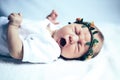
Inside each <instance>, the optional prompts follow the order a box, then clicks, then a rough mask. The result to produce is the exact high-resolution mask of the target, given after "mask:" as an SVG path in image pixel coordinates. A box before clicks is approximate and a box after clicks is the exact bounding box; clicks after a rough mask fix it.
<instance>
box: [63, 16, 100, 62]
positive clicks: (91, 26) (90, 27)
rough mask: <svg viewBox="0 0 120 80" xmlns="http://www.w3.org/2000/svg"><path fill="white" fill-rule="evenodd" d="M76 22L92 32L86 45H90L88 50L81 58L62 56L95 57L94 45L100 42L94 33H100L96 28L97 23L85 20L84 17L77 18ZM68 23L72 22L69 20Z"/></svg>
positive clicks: (83, 58)
mask: <svg viewBox="0 0 120 80" xmlns="http://www.w3.org/2000/svg"><path fill="white" fill-rule="evenodd" d="M74 23H76V24H82V28H86V27H87V28H88V30H89V32H90V34H91V41H90V42H87V43H86V45H88V46H89V48H88V51H87V52H86V53H85V54H84V55H83V56H81V57H79V58H65V57H63V56H61V57H62V58H63V59H65V60H86V59H91V58H93V57H94V51H93V47H95V46H96V44H97V43H98V42H99V41H98V40H97V39H95V38H94V34H96V33H98V31H96V30H95V25H94V22H91V23H90V22H84V21H83V18H76V21H75V22H74ZM68 24H71V22H69V23H68Z"/></svg>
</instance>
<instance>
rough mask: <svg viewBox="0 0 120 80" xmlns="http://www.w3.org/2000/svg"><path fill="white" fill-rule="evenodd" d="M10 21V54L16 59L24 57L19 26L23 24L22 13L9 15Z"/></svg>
mask: <svg viewBox="0 0 120 80" xmlns="http://www.w3.org/2000/svg"><path fill="white" fill-rule="evenodd" d="M8 18H9V23H8V32H7V38H8V48H9V51H10V55H11V56H12V57H13V58H16V59H22V57H23V44H22V40H21V39H20V37H19V32H18V29H19V26H20V24H21V20H22V18H21V15H19V14H15V13H14V14H11V15H10V16H9V17H8Z"/></svg>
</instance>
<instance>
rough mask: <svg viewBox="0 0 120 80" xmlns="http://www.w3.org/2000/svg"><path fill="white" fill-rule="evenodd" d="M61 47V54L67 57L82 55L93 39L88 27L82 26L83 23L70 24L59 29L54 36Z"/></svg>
mask: <svg viewBox="0 0 120 80" xmlns="http://www.w3.org/2000/svg"><path fill="white" fill-rule="evenodd" d="M53 38H54V39H55V40H56V42H57V43H58V45H59V46H60V48H61V55H62V56H64V57H66V58H77V57H80V56H82V55H83V54H84V53H85V52H86V51H87V50H88V48H89V46H88V45H86V43H87V42H90V41H91V35H90V32H89V30H88V28H87V27H86V28H82V25H81V24H69V25H67V26H64V27H62V28H61V29H59V30H57V31H56V32H55V34H54V36H53Z"/></svg>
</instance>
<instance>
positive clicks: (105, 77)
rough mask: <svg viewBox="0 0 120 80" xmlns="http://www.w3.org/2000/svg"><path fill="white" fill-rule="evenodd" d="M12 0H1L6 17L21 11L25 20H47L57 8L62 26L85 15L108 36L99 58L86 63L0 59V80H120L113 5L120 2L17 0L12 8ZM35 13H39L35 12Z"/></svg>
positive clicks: (0, 7) (117, 28)
mask: <svg viewBox="0 0 120 80" xmlns="http://www.w3.org/2000/svg"><path fill="white" fill-rule="evenodd" d="M13 1H14V0H0V12H2V14H1V13H0V14H1V15H6V16H7V15H8V14H9V13H10V12H11V11H15V12H19V11H21V12H22V13H23V15H24V17H26V18H32V19H33V18H34V19H38V18H39V17H37V16H42V17H41V18H44V17H45V16H46V14H47V13H49V12H50V11H51V9H56V10H57V11H58V13H60V17H59V19H58V20H60V21H62V23H63V24H64V23H65V24H66V23H67V21H71V20H72V21H73V19H74V18H75V17H76V16H77V17H78V16H82V17H85V18H87V19H88V20H91V19H92V20H95V23H96V22H97V23H96V25H97V26H99V27H100V29H101V30H102V32H103V33H104V35H105V45H104V47H103V49H102V51H101V52H100V54H99V55H98V56H97V57H95V58H94V59H92V60H89V61H85V62H81V61H63V60H62V59H59V60H58V61H56V62H54V63H51V64H29V63H22V64H21V63H20V62H18V61H16V60H12V59H10V58H5V57H0V80H26V79H28V80H120V77H119V76H120V63H119V56H120V52H119V49H120V42H119V41H120V37H119V32H120V24H119V23H118V22H119V20H120V19H119V17H120V16H119V14H118V12H119V11H118V10H117V9H118V8H117V7H118V6H114V5H118V4H117V3H119V1H118V2H116V1H117V0H113V1H112V0H111V2H110V3H109V4H108V2H109V1H108V0H103V1H100V2H98V1H97V0H93V1H91V2H88V0H84V1H82V0H79V1H77V0H71V1H67V0H61V1H56V0H53V1H48V2H47V3H46V1H43V0H34V1H28V0H24V2H22V0H18V1H17V2H18V3H17V2H14V5H11V4H13V3H12V2H13ZM5 3H6V4H7V5H6V4H5ZM68 3H69V4H68ZM74 3H75V4H76V3H78V4H76V5H75V4H74ZM81 3H82V4H81ZM84 3H85V4H84ZM1 4H2V5H1ZM18 4H19V5H20V6H18ZM111 4H112V5H111ZM22 5H23V6H22ZM8 6H9V7H8ZM14 6H16V7H14ZM27 6H29V8H28V7H27ZM85 6H87V7H85ZM83 7H84V9H83ZM68 8H69V9H68ZM76 8H77V9H76ZM78 8H79V9H80V11H78ZM34 9H35V10H34ZM91 9H92V10H91ZM36 10H38V11H37V12H35V11H36ZM40 10H41V11H40ZM73 10H74V11H73ZM89 10H90V11H89ZM98 10H99V11H98ZM111 10H112V11H111ZM42 11H43V12H42ZM40 12H41V14H40ZM30 13H31V14H30ZM33 13H34V15H33ZM87 13H89V15H88V14H87ZM87 19H85V20H87ZM63 21H64V22H63ZM103 22H104V23H103ZM13 61H14V62H13Z"/></svg>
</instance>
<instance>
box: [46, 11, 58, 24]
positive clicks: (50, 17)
mask: <svg viewBox="0 0 120 80" xmlns="http://www.w3.org/2000/svg"><path fill="white" fill-rule="evenodd" d="M57 17H58V14H57V12H56V11H55V10H52V12H51V13H50V14H49V15H48V16H47V19H48V20H50V21H51V22H52V23H53V24H55V25H57V24H59V22H56V19H57Z"/></svg>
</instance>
